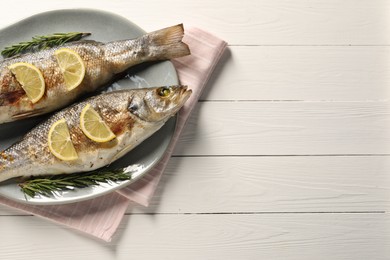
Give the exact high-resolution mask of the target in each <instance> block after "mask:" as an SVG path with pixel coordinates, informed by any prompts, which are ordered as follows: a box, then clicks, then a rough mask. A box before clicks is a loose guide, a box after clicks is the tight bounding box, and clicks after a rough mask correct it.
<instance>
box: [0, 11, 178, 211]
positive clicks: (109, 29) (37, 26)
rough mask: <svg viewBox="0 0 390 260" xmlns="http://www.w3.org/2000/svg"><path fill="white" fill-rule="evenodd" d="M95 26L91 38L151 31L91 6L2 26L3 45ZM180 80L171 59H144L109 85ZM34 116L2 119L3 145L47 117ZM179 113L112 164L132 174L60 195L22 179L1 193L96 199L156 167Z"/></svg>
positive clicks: (46, 200) (60, 200)
mask: <svg viewBox="0 0 390 260" xmlns="http://www.w3.org/2000/svg"><path fill="white" fill-rule="evenodd" d="M72 31H78V32H90V33H92V35H91V36H90V37H88V39H93V40H97V41H102V42H108V41H114V40H122V39H131V38H135V37H138V36H140V35H142V34H144V33H145V32H144V31H143V30H142V29H140V28H139V27H138V26H136V25H134V24H133V23H131V22H130V21H128V20H126V19H124V18H122V17H119V16H117V15H114V14H111V13H107V12H102V11H97V10H89V9H81V10H80V9H79V10H57V11H51V12H46V13H41V14H37V15H34V16H31V17H29V18H27V19H24V20H22V21H20V22H18V23H15V24H13V25H10V26H8V27H6V28H4V29H2V30H0V49H3V48H4V47H5V46H8V45H10V44H13V43H17V42H20V41H25V40H28V39H31V37H33V36H35V35H44V34H52V33H55V32H72ZM174 84H178V78H177V74H176V71H175V68H174V67H173V65H172V63H171V62H169V61H164V62H158V63H153V64H143V65H140V66H136V67H134V68H132V69H130V70H128V72H127V74H126V75H125V77H123V78H122V79H120V80H118V81H116V82H115V83H113V84H112V85H111V86H109V88H108V91H111V90H113V89H124V88H140V87H153V86H161V85H174ZM45 117H46V116H42V117H40V118H34V119H28V120H23V121H18V122H12V123H8V124H3V125H0V149H2V150H4V149H6V148H7V147H9V146H10V145H11V144H13V143H14V142H16V141H17V140H19V139H21V137H22V136H23V135H24V134H25V133H26V132H27V131H28V130H29V129H31V128H32V127H33V126H34V125H36V124H37V123H38V122H40V121H41V120H42V119H44V118H45ZM175 126H176V118H175V117H174V118H172V119H170V120H169V121H168V122H167V123H166V124H165V125H164V126H163V127H162V128H161V129H160V130H159V131H158V132H157V133H155V134H154V135H153V136H152V137H150V138H149V139H147V140H146V141H144V142H143V143H142V144H140V145H139V146H138V147H136V148H135V149H134V150H132V151H131V152H130V153H129V154H127V155H126V156H124V157H123V158H121V159H120V160H118V161H117V162H115V163H114V164H112V165H111V166H110V168H118V167H121V168H123V167H127V166H129V167H128V169H129V174H130V175H131V180H129V181H122V182H118V183H112V184H101V185H98V186H92V187H88V188H83V189H76V190H72V191H66V192H61V193H59V194H58V195H56V196H52V197H44V196H37V197H34V198H30V197H26V196H25V195H24V193H23V192H22V191H21V190H20V188H19V187H18V185H17V182H16V180H9V181H6V182H3V183H0V195H1V196H5V197H7V198H10V199H12V200H16V201H19V202H22V203H27V204H45V205H50V204H64V203H71V202H77V201H82V200H86V199H91V198H94V197H97V196H101V195H103V194H106V193H109V192H112V191H114V190H116V189H119V188H122V187H125V186H127V185H129V184H131V183H133V182H134V181H136V180H137V179H139V178H140V177H142V176H143V175H145V174H146V173H147V172H148V170H150V169H151V168H152V167H153V166H154V165H155V164H156V163H157V162H158V161H159V160H160V159H161V157H162V156H163V154H164V152H165V151H166V149H167V147H168V145H169V142H170V141H171V139H172V136H173V133H174V131H175Z"/></svg>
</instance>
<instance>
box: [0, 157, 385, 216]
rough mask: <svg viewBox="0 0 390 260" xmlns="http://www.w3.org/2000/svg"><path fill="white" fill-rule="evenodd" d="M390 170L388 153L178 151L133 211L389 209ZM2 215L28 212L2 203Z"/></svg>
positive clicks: (207, 211) (214, 211) (161, 212)
mask: <svg viewBox="0 0 390 260" xmlns="http://www.w3.org/2000/svg"><path fill="white" fill-rule="evenodd" d="M389 171H390V160H389V159H388V157H383V156H378V157H375V156H362V157H361V156H359V157H223V158H215V157H206V158H191V157H187V158H182V157H180V158H177V157H176V158H172V159H171V160H170V161H169V163H168V166H167V169H166V171H165V173H164V175H163V178H162V180H161V182H160V183H159V186H158V189H157V191H156V193H155V195H154V197H153V199H152V201H151V204H150V206H149V207H148V208H145V207H141V206H132V207H130V208H129V209H128V213H160V214H176V213H178V214H180V213H221V212H222V213H229V212H345V211H348V212H350V211H359V212H365V211H386V210H390V208H389V207H390V206H389V205H390V179H389V178H388V175H389ZM0 215H25V213H22V212H19V211H16V210H13V209H10V208H8V207H5V206H2V207H0Z"/></svg>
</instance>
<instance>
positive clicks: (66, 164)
mask: <svg viewBox="0 0 390 260" xmlns="http://www.w3.org/2000/svg"><path fill="white" fill-rule="evenodd" d="M190 95H191V90H187V87H185V86H171V87H158V88H146V89H133V90H120V91H114V92H109V93H105V94H101V95H98V96H94V97H92V98H89V99H86V100H85V101H82V102H80V103H77V104H74V105H72V106H70V107H67V108H65V109H63V110H61V111H59V112H57V113H55V114H54V115H52V116H51V117H50V118H49V119H48V120H47V121H45V122H43V123H41V124H40V125H38V126H36V127H35V128H34V129H32V130H31V131H30V132H29V133H27V134H26V135H25V136H24V137H23V139H22V140H21V141H19V142H18V143H16V144H14V145H12V146H11V147H9V148H8V149H6V150H5V151H3V152H1V154H0V181H4V180H7V179H10V178H13V177H20V176H26V177H28V176H35V175H47V174H62V173H75V172H84V171H91V170H94V169H97V168H100V167H103V166H105V165H108V164H110V163H111V162H113V161H115V160H117V159H119V158H120V157H122V156H123V155H125V154H126V153H127V152H129V151H130V150H131V149H133V148H134V147H136V146H137V145H138V144H139V143H141V142H142V141H143V140H145V139H146V138H148V137H149V136H151V135H152V134H153V133H155V132H156V131H157V130H158V129H160V128H161V127H162V126H163V125H164V123H165V122H166V121H167V120H168V119H169V118H170V117H171V116H173V115H174V114H175V113H176V112H177V111H178V110H179V109H180V108H181V107H182V106H183V104H184V103H185V101H186V100H187V99H188V98H189V97H190ZM87 104H90V105H91V107H92V108H93V109H94V110H95V111H97V112H98V113H99V115H100V116H101V118H102V119H103V120H104V121H105V123H106V124H107V125H108V126H109V128H110V129H111V130H112V132H113V133H114V134H115V135H116V138H115V139H113V140H111V141H108V142H105V143H98V142H94V141H92V140H91V139H89V138H88V137H87V136H86V135H85V134H84V133H83V131H82V129H81V128H80V113H81V111H82V109H83V108H84V107H85V106H86V105H87ZM61 119H65V120H66V122H67V125H68V128H69V133H70V137H71V141H72V143H73V146H74V147H75V149H76V152H77V154H78V158H77V159H75V160H72V161H63V160H61V159H58V158H57V157H56V156H54V155H53V154H52V153H51V151H50V149H49V145H48V133H49V129H50V127H51V126H52V125H53V124H54V123H55V122H57V121H58V120H61Z"/></svg>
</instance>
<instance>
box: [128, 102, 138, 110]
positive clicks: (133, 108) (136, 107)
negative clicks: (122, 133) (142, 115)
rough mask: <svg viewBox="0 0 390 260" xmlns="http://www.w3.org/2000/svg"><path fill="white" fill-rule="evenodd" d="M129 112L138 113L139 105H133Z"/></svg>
mask: <svg viewBox="0 0 390 260" xmlns="http://www.w3.org/2000/svg"><path fill="white" fill-rule="evenodd" d="M129 110H130V112H135V111H137V110H138V106H137V104H131V105H130V106H129Z"/></svg>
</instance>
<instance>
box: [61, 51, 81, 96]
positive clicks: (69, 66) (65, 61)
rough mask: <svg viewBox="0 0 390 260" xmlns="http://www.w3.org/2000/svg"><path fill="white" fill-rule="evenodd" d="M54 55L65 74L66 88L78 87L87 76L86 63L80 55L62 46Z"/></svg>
mask: <svg viewBox="0 0 390 260" xmlns="http://www.w3.org/2000/svg"><path fill="white" fill-rule="evenodd" d="M54 56H55V57H56V59H57V62H58V65H59V66H60V69H61V72H62V75H63V76H64V80H65V85H66V88H67V89H68V90H72V89H74V88H77V87H78V86H79V85H80V84H81V82H82V81H83V79H84V76H85V65H84V61H83V60H82V59H81V57H80V55H79V54H78V53H77V52H75V51H73V50H71V49H68V48H61V49H58V50H56V51H55V52H54Z"/></svg>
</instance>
